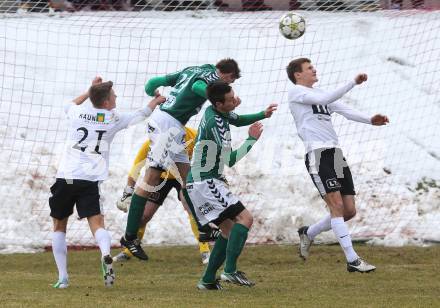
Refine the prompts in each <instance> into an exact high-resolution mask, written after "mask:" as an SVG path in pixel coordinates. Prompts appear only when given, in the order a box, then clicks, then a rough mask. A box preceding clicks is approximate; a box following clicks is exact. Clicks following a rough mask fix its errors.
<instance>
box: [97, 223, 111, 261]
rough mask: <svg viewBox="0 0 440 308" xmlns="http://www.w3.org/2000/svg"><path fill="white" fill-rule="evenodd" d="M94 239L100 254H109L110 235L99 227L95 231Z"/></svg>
mask: <svg viewBox="0 0 440 308" xmlns="http://www.w3.org/2000/svg"><path fill="white" fill-rule="evenodd" d="M95 239H96V242H97V243H98V246H99V249H100V250H101V254H102V256H107V255H109V254H110V246H111V244H112V237H111V236H110V233H108V231H107V230H105V229H103V228H99V229H98V230H96V232H95Z"/></svg>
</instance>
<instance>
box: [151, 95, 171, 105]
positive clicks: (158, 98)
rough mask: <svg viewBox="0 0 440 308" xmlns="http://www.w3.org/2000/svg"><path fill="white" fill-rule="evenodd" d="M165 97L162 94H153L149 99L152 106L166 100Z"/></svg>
mask: <svg viewBox="0 0 440 308" xmlns="http://www.w3.org/2000/svg"><path fill="white" fill-rule="evenodd" d="M166 99H167V98H166V97H165V96H162V95H160V94H159V95H156V94H155V96H154V98H153V99H152V100H151V102H150V103H151V104H154V107H156V106H158V105H161V104H163V103H164V102H165V101H166Z"/></svg>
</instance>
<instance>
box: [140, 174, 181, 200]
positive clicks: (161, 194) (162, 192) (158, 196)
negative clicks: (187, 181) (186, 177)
mask: <svg viewBox="0 0 440 308" xmlns="http://www.w3.org/2000/svg"><path fill="white" fill-rule="evenodd" d="M163 181H165V180H163ZM173 188H175V189H176V191H177V198H178V199H179V200H180V195H179V193H180V190H181V189H182V185H180V183H179V181H178V180H175V179H172V180H166V181H165V184H164V186H162V187H161V188H160V189H159V190H158V191H156V192H153V193H150V194H149V195H148V196H147V200H148V201H150V202H153V203H155V204H157V205H162V204H163V203H164V201H165V199H166V197H167V196H168V194H169V193H170V191H171V189H173Z"/></svg>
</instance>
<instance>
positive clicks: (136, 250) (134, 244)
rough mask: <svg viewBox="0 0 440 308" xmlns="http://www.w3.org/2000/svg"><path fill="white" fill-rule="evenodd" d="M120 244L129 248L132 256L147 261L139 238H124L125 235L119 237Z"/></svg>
mask: <svg viewBox="0 0 440 308" xmlns="http://www.w3.org/2000/svg"><path fill="white" fill-rule="evenodd" d="M120 242H121V245H122V246H124V247H125V248H127V249H128V250H130V252H131V253H132V255H133V256H135V257H136V258H138V259H141V260H144V261H147V260H148V256H147V254H146V253H145V251H144V250H143V249H142V246H141V243H140V241H139V239H134V240H132V241H129V240H126V239H125V236H123V237H121V241H120Z"/></svg>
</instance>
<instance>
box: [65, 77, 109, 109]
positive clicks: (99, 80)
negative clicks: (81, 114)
mask: <svg viewBox="0 0 440 308" xmlns="http://www.w3.org/2000/svg"><path fill="white" fill-rule="evenodd" d="M100 83H102V77H100V76H96V77H95V78H94V79H93V81H92V86H94V85H97V84H100ZM88 98H89V90H87V92H84V93H83V94H81V95H80V96H78V97H76V98H75V99H73V100H72V102H73V103H74V104H76V105H81V104H82V103H84V102H85V101H86V100H87V99H88Z"/></svg>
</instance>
